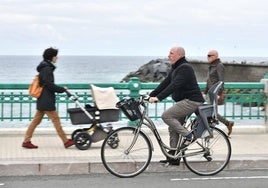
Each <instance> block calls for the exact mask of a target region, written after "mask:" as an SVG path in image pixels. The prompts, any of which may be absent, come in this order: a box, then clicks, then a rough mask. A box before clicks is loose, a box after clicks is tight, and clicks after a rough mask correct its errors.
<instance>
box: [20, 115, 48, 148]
mask: <svg viewBox="0 0 268 188" xmlns="http://www.w3.org/2000/svg"><path fill="white" fill-rule="evenodd" d="M43 117H44V112H43V111H39V110H37V111H36V113H35V115H34V118H33V120H32V122H31V124H30V125H29V127H28V129H27V131H26V133H25V136H24V143H26V142H30V141H31V138H32V136H33V132H34V130H35V128H36V127H37V126H38V125H39V124H40V123H41V121H42V119H43Z"/></svg>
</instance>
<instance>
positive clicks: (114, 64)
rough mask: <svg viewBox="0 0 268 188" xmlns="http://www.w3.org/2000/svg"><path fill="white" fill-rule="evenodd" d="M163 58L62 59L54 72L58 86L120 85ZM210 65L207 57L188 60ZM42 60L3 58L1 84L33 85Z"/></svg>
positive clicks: (247, 59) (233, 60)
mask: <svg viewBox="0 0 268 188" xmlns="http://www.w3.org/2000/svg"><path fill="white" fill-rule="evenodd" d="M159 58H160V59H163V58H167V57H163V56H71V55H63V56H59V58H58V61H57V63H56V66H57V69H56V70H55V72H54V75H55V81H56V83H113V82H115V83H117V82H120V81H121V80H122V79H123V78H124V77H125V76H126V75H127V74H128V73H130V72H135V71H136V70H138V69H139V68H140V67H141V66H142V65H144V64H146V63H148V62H150V61H151V60H155V59H159ZM187 59H188V60H197V61H206V57H205V56H204V57H201V56H196V57H187ZM221 60H222V62H230V63H242V62H246V63H253V64H254V63H256V64H257V63H263V62H265V63H267V62H268V57H221ZM41 61H42V56H33V55H0V64H1V69H0V82H1V83H30V82H31V81H32V79H33V77H34V75H36V74H37V71H36V67H37V65H38V64H39V63H40V62H41Z"/></svg>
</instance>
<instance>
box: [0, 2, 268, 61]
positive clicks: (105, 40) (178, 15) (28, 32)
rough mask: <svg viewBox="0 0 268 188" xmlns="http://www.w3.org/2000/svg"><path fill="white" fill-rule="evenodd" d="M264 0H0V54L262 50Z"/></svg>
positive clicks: (266, 38)
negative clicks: (51, 50)
mask: <svg viewBox="0 0 268 188" xmlns="http://www.w3.org/2000/svg"><path fill="white" fill-rule="evenodd" d="M267 33H268V1H267V0H255V1H253V0H184V1H182V0H152V1H146V0H0V55H14V54H16V55H40V54H41V53H42V52H43V50H44V49H45V48H47V47H51V46H52V47H57V48H59V50H60V54H61V55H134V56H136V55H139V56H143V55H145V56H147V55H152V56H166V55H168V52H169V50H170V48H171V47H172V46H175V45H179V46H183V47H184V48H185V50H186V53H187V54H186V55H187V56H203V55H206V53H207V51H208V50H210V49H217V50H218V51H219V53H220V54H221V55H222V56H265V57H267V56H268V47H267V45H268V34H267Z"/></svg>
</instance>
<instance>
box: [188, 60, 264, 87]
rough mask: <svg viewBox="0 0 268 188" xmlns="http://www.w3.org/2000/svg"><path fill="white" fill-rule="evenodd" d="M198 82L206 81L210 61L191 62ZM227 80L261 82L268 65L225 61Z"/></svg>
mask: <svg viewBox="0 0 268 188" xmlns="http://www.w3.org/2000/svg"><path fill="white" fill-rule="evenodd" d="M191 64H192V66H193V68H194V70H195V73H196V76H197V80H198V82H205V81H206V78H207V72H208V67H209V64H208V63H202V62H191ZM224 66H225V82H259V81H260V80H261V79H262V78H263V77H264V75H265V74H266V73H268V66H267V65H252V64H231V63H224Z"/></svg>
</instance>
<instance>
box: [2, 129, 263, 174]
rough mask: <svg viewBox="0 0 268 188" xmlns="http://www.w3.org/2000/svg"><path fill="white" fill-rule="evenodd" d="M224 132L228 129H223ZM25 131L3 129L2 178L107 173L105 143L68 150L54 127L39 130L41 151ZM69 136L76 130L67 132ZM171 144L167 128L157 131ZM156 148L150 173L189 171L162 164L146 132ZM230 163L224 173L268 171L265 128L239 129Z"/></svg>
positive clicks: (37, 139)
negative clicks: (25, 143) (25, 144)
mask: <svg viewBox="0 0 268 188" xmlns="http://www.w3.org/2000/svg"><path fill="white" fill-rule="evenodd" d="M222 128H223V130H225V127H222ZM25 130H26V129H25V128H20V129H17V128H0V176H27V175H61V174H92V173H108V172H107V171H106V170H105V168H104V167H103V165H102V162H101V157H100V148H101V144H102V141H100V142H97V143H92V145H91V147H90V148H89V149H88V150H79V149H77V148H76V147H75V146H72V147H70V148H68V149H65V148H64V146H63V144H62V142H61V140H60V138H59V137H58V135H56V132H55V129H53V128H37V129H36V132H35V134H34V137H33V138H32V142H33V143H34V144H36V145H38V146H39V148H38V149H25V148H22V147H21V144H22V140H23V136H24V133H25ZM65 130H66V133H67V134H68V136H69V135H70V134H71V133H72V132H73V131H74V130H75V128H68V129H66V128H65ZM158 130H159V131H160V134H161V136H162V139H163V141H164V142H165V143H166V144H168V132H167V128H166V127H162V128H159V129H158ZM147 133H148V134H149V136H150V138H151V139H152V142H153V145H154V149H155V150H154V152H153V157H152V162H151V164H150V165H149V167H148V169H147V170H146V171H147V172H165V171H183V170H187V171H189V170H188V169H187V168H186V167H185V166H184V164H183V163H182V164H181V165H180V167H177V166H168V167H165V166H163V165H161V164H160V163H159V162H158V161H159V160H161V159H164V155H163V154H162V153H161V151H160V149H159V146H158V144H157V143H156V140H155V138H154V137H153V135H152V134H151V133H150V132H149V131H147ZM230 141H231V145H232V156H231V161H230V163H229V164H228V166H227V167H226V169H225V170H243V169H268V147H267V143H268V132H267V131H266V129H265V127H264V126H257V125H256V126H237V127H234V129H233V134H232V135H231V138H230Z"/></svg>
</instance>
